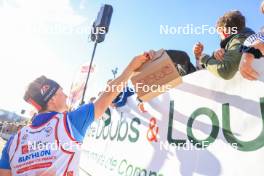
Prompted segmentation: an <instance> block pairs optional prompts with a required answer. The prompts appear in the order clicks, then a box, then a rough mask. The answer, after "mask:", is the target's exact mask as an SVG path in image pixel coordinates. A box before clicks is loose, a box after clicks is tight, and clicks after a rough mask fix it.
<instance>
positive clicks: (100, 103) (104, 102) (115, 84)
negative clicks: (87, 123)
mask: <svg viewBox="0 0 264 176" xmlns="http://www.w3.org/2000/svg"><path fill="white" fill-rule="evenodd" d="M147 60H149V58H148V57H147V56H146V55H139V56H136V57H135V58H134V59H133V60H132V61H131V62H130V64H129V65H128V66H127V67H126V69H125V70H124V71H123V73H122V74H121V75H120V76H119V77H117V78H116V79H115V80H113V81H111V82H110V83H109V85H108V89H107V90H106V91H105V92H104V93H103V94H102V95H101V96H100V97H99V98H98V100H97V101H96V102H95V103H94V106H95V108H94V109H95V110H94V116H95V118H99V117H101V116H102V114H103V113H104V112H105V110H106V109H107V107H108V106H109V105H110V104H111V103H112V101H113V100H114V99H115V98H116V97H117V95H118V94H119V93H120V92H121V91H122V87H125V85H126V83H127V81H128V80H129V78H130V77H131V76H132V74H133V73H134V71H135V70H137V69H138V68H140V67H141V66H142V65H143V64H144V63H145V62H146V61H147ZM120 87H121V88H120Z"/></svg>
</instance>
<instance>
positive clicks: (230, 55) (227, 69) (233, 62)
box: [201, 28, 254, 80]
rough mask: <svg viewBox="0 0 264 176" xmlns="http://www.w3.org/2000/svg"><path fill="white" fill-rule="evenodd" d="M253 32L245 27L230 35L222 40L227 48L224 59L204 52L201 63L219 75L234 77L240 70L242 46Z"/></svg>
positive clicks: (225, 77)
mask: <svg viewBox="0 0 264 176" xmlns="http://www.w3.org/2000/svg"><path fill="white" fill-rule="evenodd" d="M251 34H254V32H253V31H252V30H251V29H249V28H245V29H244V30H243V31H242V32H241V33H239V34H236V35H232V36H230V37H229V38H227V39H226V40H224V41H222V42H221V47H222V48H224V49H225V54H224V59H223V60H222V61H218V60H216V59H215V57H214V56H213V55H212V56H209V55H207V54H204V55H202V56H201V57H202V58H201V63H202V64H203V65H204V66H205V67H206V69H207V70H209V71H210V72H212V73H213V74H214V75H216V76H218V77H221V78H223V79H226V80H229V79H231V78H233V76H234V75H235V74H236V72H237V71H238V67H239V64H240V60H241V57H242V53H240V46H241V45H243V43H244V41H245V40H246V39H247V37H249V36H250V35H251ZM222 43H224V44H222Z"/></svg>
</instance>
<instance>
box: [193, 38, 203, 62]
mask: <svg viewBox="0 0 264 176" xmlns="http://www.w3.org/2000/svg"><path fill="white" fill-rule="evenodd" d="M203 50H204V45H203V44H202V43H200V42H198V43H196V44H195V45H194V47H193V53H194V55H195V58H196V60H199V59H200V57H201V56H202V53H203Z"/></svg>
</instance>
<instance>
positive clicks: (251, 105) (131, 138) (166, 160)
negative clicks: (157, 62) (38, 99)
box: [80, 70, 264, 176]
mask: <svg viewBox="0 0 264 176" xmlns="http://www.w3.org/2000/svg"><path fill="white" fill-rule="evenodd" d="M110 111H111V123H110V124H108V125H107V126H105V125H104V121H102V120H101V121H96V122H94V123H93V124H92V126H91V128H90V129H89V131H88V133H87V137H86V138H85V142H84V145H83V151H82V157H81V162H80V167H81V169H84V170H85V171H86V172H88V173H89V174H91V175H92V176H178V175H186V176H189V175H212V176H216V175H227V176H234V175H239V176H242V175H245V176H248V175H254V176H258V175H259V176H262V175H263V163H264V127H263V124H264V82H263V79H262V80H261V79H260V80H259V81H248V80H245V79H243V78H242V77H241V76H240V74H239V73H238V74H237V75H236V76H235V77H234V78H233V79H232V80H228V81H226V80H222V79H219V78H217V77H215V76H213V75H212V74H210V73H209V72H208V71H206V70H203V71H198V72H195V73H193V74H190V75H187V76H185V77H184V78H183V84H181V85H180V86H178V87H177V88H175V89H172V90H171V91H169V92H167V93H165V94H162V95H160V96H158V97H156V98H154V99H152V100H151V101H149V102H144V104H143V105H142V106H140V107H138V101H137V100H136V95H134V96H131V97H129V98H128V100H127V103H126V105H125V106H124V107H121V108H117V109H111V110H110Z"/></svg>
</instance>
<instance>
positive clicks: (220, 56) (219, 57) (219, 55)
mask: <svg viewBox="0 0 264 176" xmlns="http://www.w3.org/2000/svg"><path fill="white" fill-rule="evenodd" d="M224 54H225V50H224V49H223V48H221V49H218V50H216V51H215V52H214V58H215V59H216V60H218V61H222V60H224Z"/></svg>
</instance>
